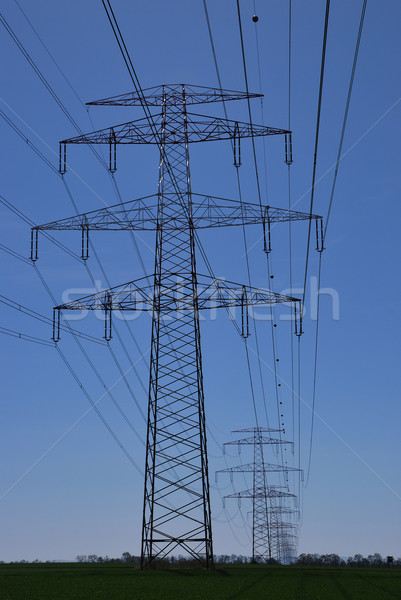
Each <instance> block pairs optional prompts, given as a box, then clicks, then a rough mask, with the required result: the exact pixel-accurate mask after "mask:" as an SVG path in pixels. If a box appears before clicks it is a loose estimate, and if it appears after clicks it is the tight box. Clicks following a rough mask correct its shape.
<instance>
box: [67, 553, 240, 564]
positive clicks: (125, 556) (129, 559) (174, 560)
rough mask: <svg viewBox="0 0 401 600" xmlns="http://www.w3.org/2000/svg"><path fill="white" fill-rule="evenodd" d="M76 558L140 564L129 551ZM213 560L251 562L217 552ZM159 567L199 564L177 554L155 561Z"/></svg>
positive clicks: (221, 562)
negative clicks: (117, 554)
mask: <svg viewBox="0 0 401 600" xmlns="http://www.w3.org/2000/svg"><path fill="white" fill-rule="evenodd" d="M76 560H77V561H78V562H81V563H106V562H108V563H130V564H132V565H135V566H138V565H140V564H141V557H140V556H135V555H132V554H130V553H129V552H123V553H122V555H121V558H109V557H108V556H104V557H103V556H97V554H88V555H86V554H78V556H77V557H76ZM214 562H215V563H216V564H226V565H227V564H233V565H234V564H247V563H251V562H252V560H251V558H250V557H249V556H243V555H237V554H231V555H229V554H218V555H216V556H214ZM157 565H158V566H159V567H165V568H169V567H180V566H183V567H197V566H201V565H200V563H199V561H197V560H196V559H194V558H188V557H186V556H182V555H181V554H179V555H178V556H168V557H166V558H163V559H160V560H158V561H157Z"/></svg>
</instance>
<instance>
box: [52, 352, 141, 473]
mask: <svg viewBox="0 0 401 600" xmlns="http://www.w3.org/2000/svg"><path fill="white" fill-rule="evenodd" d="M56 350H57V352H58V353H59V355H60V358H61V359H62V361H63V362H64V364H65V366H66V367H67V369H68V371H69V372H70V373H71V375H72V377H73V378H74V379H75V381H76V383H77V385H78V387H79V388H80V390H81V391H82V393H83V394H84V396H85V398H86V399H87V400H88V402H89V403H90V405H91V406H92V409H93V410H94V411H95V412H96V414H97V416H98V417H99V419H100V420H101V421H102V423H103V425H104V426H105V427H106V429H107V431H108V432H109V433H110V435H111V437H112V438H113V439H114V441H115V442H116V444H117V445H118V446H119V447H120V448H121V450H122V451H123V452H124V454H125V456H126V457H127V458H128V460H129V461H130V463H131V464H132V466H133V467H134V468H135V469H136V470H137V471H138V473H139V474H140V475H141V476H142V477H143V475H144V473H143V471H142V469H141V468H140V467H139V466H138V465H137V463H136V462H135V460H134V459H133V457H132V456H131V454H130V453H129V452H128V450H127V449H126V447H125V446H124V444H123V443H122V442H121V440H120V438H119V437H118V436H117V435H116V433H115V432H114V431H113V429H112V428H111V427H110V425H109V423H108V421H107V420H106V418H105V417H104V416H103V414H102V413H101V412H100V410H99V409H98V407H97V405H96V402H94V401H93V400H92V398H91V396H90V394H89V392H88V391H87V389H86V388H85V387H84V385H83V384H82V382H81V380H80V379H79V377H78V375H77V373H76V372H75V370H74V369H73V367H72V366H71V363H70V362H69V361H68V360H67V358H66V356H65V354H64V353H63V352H62V351H61V349H60V346H57V345H56ZM109 394H110V391H109Z"/></svg>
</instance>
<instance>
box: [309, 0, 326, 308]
mask: <svg viewBox="0 0 401 600" xmlns="http://www.w3.org/2000/svg"><path fill="white" fill-rule="evenodd" d="M329 12H330V0H326V14H325V18H324V30H323V46H322V58H321V64H320V82H319V97H318V105H317V116H316V134H315V150H314V154H313V173H312V186H311V199H310V209H309V213H310V215H311V216H312V214H313V200H314V195H315V179H316V165H317V150H318V144H319V131H320V113H321V108H322V95H323V81H324V68H325V62H326V45H327V31H328V26H329ZM311 229H312V219H310V220H309V228H308V242H307V246H306V261H305V275H304V290H303V295H302V303H303V304H305V294H306V280H307V276H308V263H309V248H310V237H311Z"/></svg>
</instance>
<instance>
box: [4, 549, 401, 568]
mask: <svg viewBox="0 0 401 600" xmlns="http://www.w3.org/2000/svg"><path fill="white" fill-rule="evenodd" d="M76 560H77V561H78V562H80V563H120V564H122V563H129V564H131V565H133V566H139V565H140V564H141V558H140V556H135V555H133V554H130V553H129V552H123V553H122V555H121V558H110V557H109V556H107V555H106V556H98V555H97V554H78V556H77V557H76ZM41 562H42V561H40V560H38V559H36V560H33V561H28V560H20V561H11V562H10V563H9V564H13V563H14V564H16V563H19V564H28V563H41ZM45 562H46V563H50V562H57V561H50V560H47V561H45ZM214 562H215V564H218V565H244V564H251V563H252V559H251V557H249V556H244V555H242V554H240V555H237V554H217V555H215V556H214ZM269 562H270V564H280V563H278V562H277V561H275V560H274V559H272V560H271V561H269ZM0 564H5V562H4V561H3V560H0ZM292 564H293V565H297V566H305V567H362V568H369V567H375V568H378V567H391V568H396V569H397V568H398V569H400V568H401V558H394V557H393V556H387V557H385V558H382V556H381V555H380V554H378V553H375V554H369V555H368V556H367V557H365V556H362V554H355V556H353V557H351V556H350V557H349V558H348V559H347V560H344V559H343V558H341V557H340V556H338V554H300V555H299V556H298V558H297V559H296V560H295V561H294V562H293V563H292ZM155 566H157V567H159V568H162V569H169V568H177V567H178V568H180V567H182V568H196V567H201V564H200V563H199V562H198V561H197V560H195V559H194V558H188V557H186V556H182V555H181V554H180V555H178V556H168V557H166V558H163V559H160V560H159V561H157V564H155Z"/></svg>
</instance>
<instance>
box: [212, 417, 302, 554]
mask: <svg viewBox="0 0 401 600" xmlns="http://www.w3.org/2000/svg"><path fill="white" fill-rule="evenodd" d="M280 432H281V430H278V429H267V428H265V427H251V428H248V429H239V430H235V431H233V433H247V434H251V435H250V436H249V437H245V438H241V439H238V440H234V441H231V442H226V443H225V444H224V445H225V446H232V445H235V446H238V449H240V447H241V446H253V463H250V464H245V465H239V466H237V467H229V468H227V469H221V470H220V471H217V472H216V482H217V477H218V473H230V476H231V477H232V475H233V473H252V478H253V486H252V489H248V490H244V491H242V492H236V493H235V494H229V495H228V496H224V498H237V500H238V502H239V503H240V502H241V499H242V498H249V499H252V561H253V562H270V561H271V560H272V558H274V559H275V560H279V561H283V560H284V559H286V558H287V554H288V552H289V550H288V549H287V546H286V545H287V541H288V540H287V539H286V540H285V543H284V538H286V536H287V533H288V532H289V531H290V530H291V529H293V528H294V527H295V526H294V525H293V524H292V523H283V522H282V519H281V514H282V513H281V511H279V510H278V508H279V507H280V505H278V506H277V504H276V502H277V501H280V500H282V499H283V498H295V495H294V494H290V493H289V492H285V491H284V492H283V491H279V490H277V489H275V487H274V486H269V485H268V483H267V479H266V473H268V472H273V473H280V472H281V473H288V471H298V470H299V469H294V468H291V467H287V466H281V465H275V464H271V463H266V462H265V460H264V456H263V446H264V445H274V446H279V445H280V444H291V443H292V442H287V441H285V440H282V439H281V438H274V437H271V434H272V433H280ZM280 508H281V507H280ZM282 508H283V510H284V511H285V509H284V507H282ZM284 546H285V548H284ZM284 555H285V556H284Z"/></svg>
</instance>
